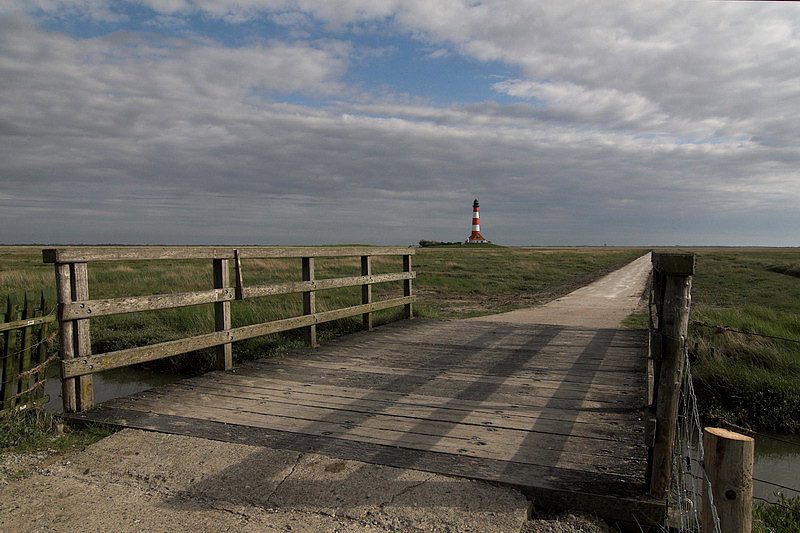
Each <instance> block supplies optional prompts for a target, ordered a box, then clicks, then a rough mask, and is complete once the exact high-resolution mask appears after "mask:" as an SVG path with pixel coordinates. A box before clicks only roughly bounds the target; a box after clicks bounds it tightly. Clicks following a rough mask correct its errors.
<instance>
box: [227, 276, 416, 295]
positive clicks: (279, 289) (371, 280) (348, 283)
mask: <svg viewBox="0 0 800 533" xmlns="http://www.w3.org/2000/svg"><path fill="white" fill-rule="evenodd" d="M416 277H417V273H416V272H395V273H389V274H375V275H364V276H352V277H347V278H328V279H316V280H310V281H290V282H286V283H274V284H271V285H260V286H252V287H245V288H244V290H243V296H244V298H257V297H261V296H274V295H276V294H293V293H296V292H305V291H321V290H326V289H336V288H340V287H356V286H358V285H362V286H363V285H366V286H369V285H373V284H376V283H385V282H387V281H403V280H406V279H414V278H416ZM363 303H368V302H363Z"/></svg>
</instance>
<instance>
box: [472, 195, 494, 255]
mask: <svg viewBox="0 0 800 533" xmlns="http://www.w3.org/2000/svg"><path fill="white" fill-rule="evenodd" d="M479 205H480V204H478V199H477V198H475V201H474V202H472V233H470V234H469V237H467V241H466V242H467V244H489V242H490V241H487V240H486V239H485V238H484V237H483V235H481V214H480V212H479V211H478V206H479Z"/></svg>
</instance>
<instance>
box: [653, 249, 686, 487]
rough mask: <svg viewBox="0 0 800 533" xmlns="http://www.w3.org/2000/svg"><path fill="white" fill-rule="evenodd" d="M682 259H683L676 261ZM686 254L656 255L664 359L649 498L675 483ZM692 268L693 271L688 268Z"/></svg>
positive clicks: (659, 339)
mask: <svg viewBox="0 0 800 533" xmlns="http://www.w3.org/2000/svg"><path fill="white" fill-rule="evenodd" d="M675 256H680V257H677V258H676V257H675ZM685 256H686V254H654V267H655V270H656V272H657V273H661V274H664V277H663V278H662V283H663V294H664V296H663V304H662V308H661V314H660V316H659V320H658V328H659V335H658V336H656V337H655V338H654V340H656V342H658V343H659V344H660V346H661V358H660V361H659V360H658V359H656V360H654V362H655V363H656V364H655V367H656V369H657V372H658V373H657V374H656V375H655V391H654V392H655V399H654V402H655V416H656V433H655V441H654V443H653V449H652V454H649V458H650V465H649V466H650V469H649V470H650V475H649V476H648V478H649V484H650V494H651V495H652V496H653V497H655V498H658V499H663V498H665V497H666V495H667V492H668V491H669V487H670V482H671V480H672V451H673V447H674V441H675V424H676V420H677V415H678V400H679V399H680V391H681V383H682V380H683V366H684V359H685V349H686V343H687V335H688V329H689V308H690V305H691V289H692V274H693V273H694V256H690V257H691V263H690V262H689V261H688V260H685ZM689 264H691V269H689V268H688V265H689Z"/></svg>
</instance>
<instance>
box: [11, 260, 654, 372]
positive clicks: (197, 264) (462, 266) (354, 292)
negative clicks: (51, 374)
mask: <svg viewBox="0 0 800 533" xmlns="http://www.w3.org/2000/svg"><path fill="white" fill-rule="evenodd" d="M642 253H644V250H641V249H614V248H548V249H541V248H503V247H498V246H474V247H468V246H457V247H443V248H423V249H418V250H417V255H415V256H414V257H413V266H412V268H413V269H414V270H416V272H417V279H416V280H415V281H414V293H415V294H417V295H418V297H419V303H418V304H417V305H416V306H415V314H416V315H417V316H421V317H435V318H452V317H465V316H476V315H480V314H487V313H493V312H499V311H505V310H509V309H514V308H519V307H525V306H530V305H533V304H535V303H538V302H542V301H546V300H549V299H552V298H555V297H557V296H559V295H562V294H566V293H567V292H570V291H571V290H573V289H575V288H577V287H579V286H581V285H583V284H585V283H588V282H589V281H591V280H593V279H596V278H598V277H600V276H602V275H603V274H604V273H606V272H608V271H610V270H613V269H614V268H615V267H617V266H620V265H621V264H624V263H627V262H628V261H630V260H632V259H634V258H636V257H638V256H640V255H641V254H642ZM315 263H316V265H315V268H316V277H317V278H318V279H322V278H331V277H341V276H353V275H358V274H359V273H360V260H359V258H358V257H352V258H318V259H317V260H316V261H315ZM372 269H373V273H375V274H380V273H383V272H397V271H400V270H402V259H401V258H400V257H375V258H373V263H372ZM242 270H243V276H244V281H245V284H247V285H259V284H269V283H276V282H282V281H299V280H300V260H299V259H269V260H266V259H245V260H243V261H242ZM53 284H54V274H53V266H52V265H46V264H43V263H42V262H41V250H40V249H39V248H33V247H0V299H2V298H4V297H5V295H6V294H8V293H12V292H15V293H18V294H19V293H21V292H22V291H23V290H25V289H27V290H33V289H38V288H40V287H52V286H53ZM212 286H213V283H212V269H211V261H138V262H125V263H120V262H108V263H92V264H90V266H89V290H90V296H91V298H115V297H122V296H133V295H147V294H163V293H172V292H183V291H192V290H202V289H208V288H210V287H212ZM392 296H402V283H401V282H395V283H385V284H379V285H374V286H373V298H374V299H375V300H380V299H384V298H388V297H392ZM360 303H361V289H360V287H348V288H342V289H334V290H328V291H319V292H317V309H318V310H319V311H325V310H328V309H335V308H340V307H345V306H351V305H357V304H360ZM401 311H402V310H401V309H399V308H398V309H393V310H392V309H390V310H386V311H382V312H379V313H376V315H375V323H376V324H381V323H385V322H387V321H391V320H395V319H398V318H400V315H401ZM300 314H302V300H301V296H300V295H299V294H293V295H282V296H270V297H265V298H257V299H252V300H246V301H234V302H232V303H231V316H232V322H233V326H234V327H238V326H244V325H248V324H256V323H260V322H267V321H271V320H276V319H280V318H287V317H291V316H297V315H300ZM213 325H214V315H213V306H212V305H210V304H206V305H199V306H193V307H184V308H179V309H167V310H160V311H150V312H145V313H129V314H125V315H116V316H109V317H98V318H95V319H92V321H91V328H92V330H91V331H92V351H93V353H102V352H108V351H113V350H120V349H123V348H129V347H133V346H142V345H146V344H153V343H156V342H162V341H166V340H172V339H179V338H183V337H187V336H191V335H197V334H201V333H207V332H210V331H213V329H214V326H213ZM360 327H361V326H360V320H359V319H358V318H353V319H347V320H340V321H337V322H333V323H329V324H323V325H321V326H320V327H319V329H318V331H319V338H320V341H321V342H324V341H325V339H326V338H331V337H335V336H338V335H341V334H343V333H347V332H350V331H354V330H357V329H359V328H360ZM300 342H301V335H300V332H299V331H296V332H288V333H284V334H277V335H270V336H267V337H263V338H258V339H251V340H248V341H242V342H239V343H236V344H235V345H234V353H235V357H236V359H237V360H238V361H242V360H246V359H251V358H255V357H261V356H268V355H270V354H273V353H275V352H277V351H280V350H283V349H286V348H287V347H290V346H295V345H298V344H299V343H300ZM170 361H171V364H172V365H173V368H174V369H177V370H179V371H183V372H187V373H195V372H204V371H206V370H207V369H208V368H209V366H210V362H211V351H210V350H207V351H205V352H201V353H194V354H190V355H184V356H178V357H176V358H173V359H171V360H170Z"/></svg>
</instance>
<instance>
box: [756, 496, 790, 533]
mask: <svg viewBox="0 0 800 533" xmlns="http://www.w3.org/2000/svg"><path fill="white" fill-rule="evenodd" d="M753 531H754V533H785V532H788V531H800V496H798V497H794V498H786V497H785V496H783V495H781V496H780V497H779V498H778V503H777V504H767V503H762V502H757V503H756V504H755V505H753Z"/></svg>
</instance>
